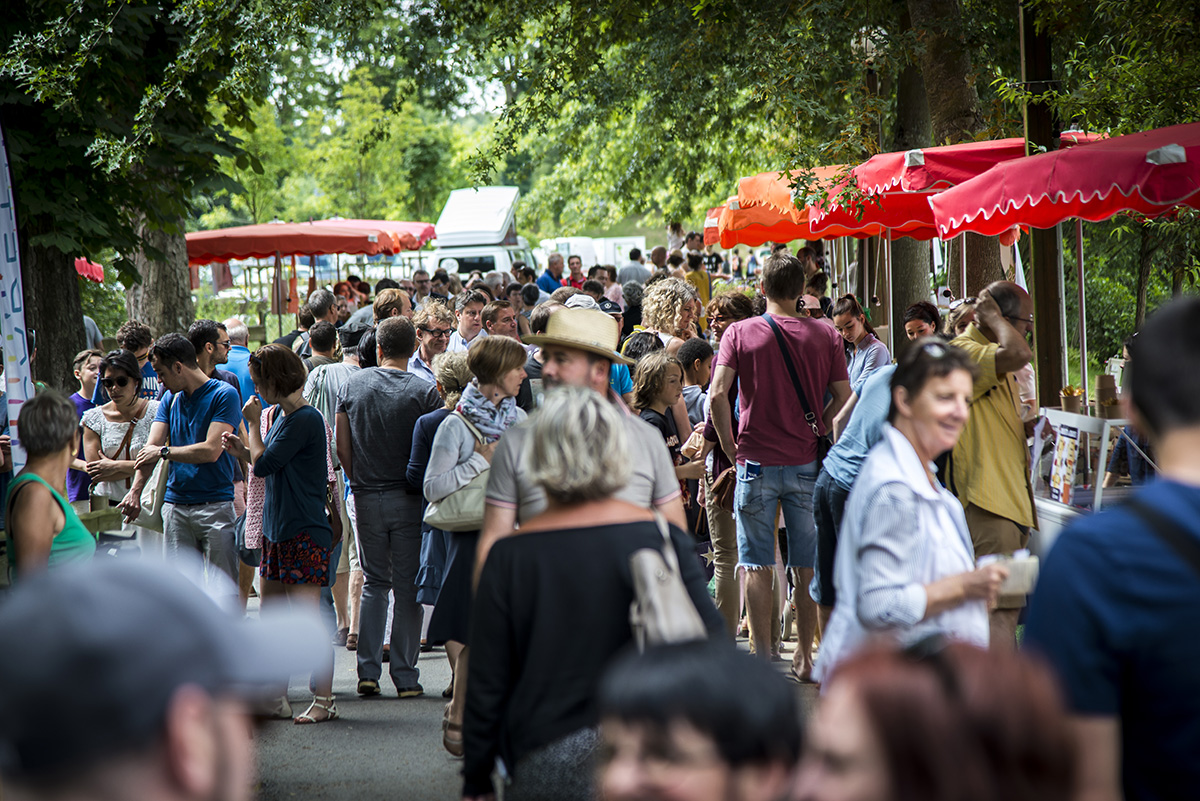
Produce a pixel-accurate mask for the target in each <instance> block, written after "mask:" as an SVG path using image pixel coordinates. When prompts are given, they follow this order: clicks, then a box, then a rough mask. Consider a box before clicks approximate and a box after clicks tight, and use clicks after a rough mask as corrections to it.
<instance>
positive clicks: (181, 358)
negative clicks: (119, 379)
mask: <svg viewBox="0 0 1200 801" xmlns="http://www.w3.org/2000/svg"><path fill="white" fill-rule="evenodd" d="M150 358H151V359H154V360H155V361H158V362H160V363H161V364H164V365H166V366H168V367H169V366H171V365H172V364H182V365H183V366H184V367H195V366H196V348H195V346H194V345H192V343H191V342H190V341H188V340H187V338H185V337H184V336H183V335H182V334H176V333H173V332H172V333H170V334H163V335H162V336H161V337H159V338H158V339H156V340H154V345H152V346H151V348H150ZM139 374H140V373H139Z"/></svg>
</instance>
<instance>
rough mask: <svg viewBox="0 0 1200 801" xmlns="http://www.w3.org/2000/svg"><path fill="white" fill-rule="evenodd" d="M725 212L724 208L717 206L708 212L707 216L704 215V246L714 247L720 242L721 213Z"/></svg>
mask: <svg viewBox="0 0 1200 801" xmlns="http://www.w3.org/2000/svg"><path fill="white" fill-rule="evenodd" d="M723 211H725V207H724V206H717V207H716V208H711V209H709V210H708V214H705V215H704V244H705V245H706V246H707V245H715V244H717V243H718V242H720V241H721V229H720V227H719V226H720V222H721V212H723Z"/></svg>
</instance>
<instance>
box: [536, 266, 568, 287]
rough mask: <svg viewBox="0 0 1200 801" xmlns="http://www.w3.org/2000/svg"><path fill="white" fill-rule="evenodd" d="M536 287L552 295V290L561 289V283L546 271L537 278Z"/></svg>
mask: <svg viewBox="0 0 1200 801" xmlns="http://www.w3.org/2000/svg"><path fill="white" fill-rule="evenodd" d="M537 285H538V286H539V287H541V288H542V290H543V291H545V292H547V293H552V292H554V290H556V289H561V288H562V281H560V280H558V279H557V278H555V277H554V276H553V275H551V274H550V271H549V270H547V271H546V272H543V273H542V274H541V275H540V276H538V280H537Z"/></svg>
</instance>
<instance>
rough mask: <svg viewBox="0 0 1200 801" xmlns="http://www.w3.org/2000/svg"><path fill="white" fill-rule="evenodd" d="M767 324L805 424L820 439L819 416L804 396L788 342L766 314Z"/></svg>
mask: <svg viewBox="0 0 1200 801" xmlns="http://www.w3.org/2000/svg"><path fill="white" fill-rule="evenodd" d="M763 317H765V318H766V320H767V324H768V325H770V326H771V332H772V333H774V334H775V342H776V343H778V345H779V352H780V353H781V354H783V364H784V366H785V367H787V372H788V377H789V378H791V379H792V387H793V388H794V389H795V390H796V395H797V397H799V398H800V406H801V408H803V409H804V422H806V423H808V424H809V426H810V427H812V431H813V435H814V436H816V437H817V438H818V439H819V438H820V436H821V429H820V427H819V426H818V425H817V416H816V415H815V414H813V410H812V407H811V406H809V405H808V398H807V397H805V395H804V388H803V387H801V386H800V376H798V375H796V365H795V364H793V363H792V354H791V353H790V352H789V351H788V348H787V342H786V341H785V340H784V338H783V331H781V330H779V323H777V322H775V318H774V317H772V316H771V315H769V314H764V315H763Z"/></svg>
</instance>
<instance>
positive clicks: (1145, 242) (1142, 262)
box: [1133, 223, 1155, 331]
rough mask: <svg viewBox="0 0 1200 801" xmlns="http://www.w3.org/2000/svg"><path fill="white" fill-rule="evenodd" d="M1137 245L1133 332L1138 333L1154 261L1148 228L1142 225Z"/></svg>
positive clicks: (1144, 309) (1152, 245)
mask: <svg viewBox="0 0 1200 801" xmlns="http://www.w3.org/2000/svg"><path fill="white" fill-rule="evenodd" d="M1139 234H1140V241H1139V243H1138V280H1137V311H1136V312H1135V313H1134V318H1133V319H1134V322H1133V330H1134V331H1140V330H1141V329H1142V323H1144V322H1146V289H1147V286H1148V285H1149V283H1150V265H1151V264H1152V263H1153V261H1154V259H1153V257H1154V249H1155V248H1154V242H1153V236H1152V235H1151V233H1150V227H1149V226H1148V225H1146V224H1145V223H1142V225H1141V230H1140V231H1139Z"/></svg>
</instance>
